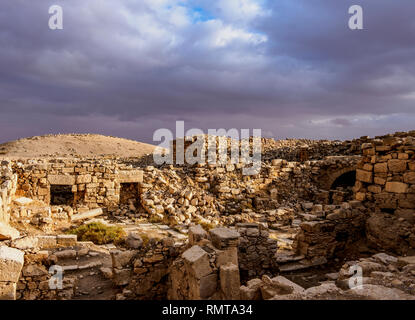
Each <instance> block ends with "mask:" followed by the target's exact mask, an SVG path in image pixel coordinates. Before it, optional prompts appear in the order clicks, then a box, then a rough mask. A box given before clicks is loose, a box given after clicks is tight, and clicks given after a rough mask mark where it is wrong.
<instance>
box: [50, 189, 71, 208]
mask: <svg viewBox="0 0 415 320" xmlns="http://www.w3.org/2000/svg"><path fill="white" fill-rule="evenodd" d="M74 202H75V195H74V193H73V192H72V186H71V185H51V186H50V204H51V205H52V206H73V204H74Z"/></svg>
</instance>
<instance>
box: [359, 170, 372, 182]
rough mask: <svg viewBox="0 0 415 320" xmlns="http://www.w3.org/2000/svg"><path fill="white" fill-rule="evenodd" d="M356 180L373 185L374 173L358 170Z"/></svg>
mask: <svg viewBox="0 0 415 320" xmlns="http://www.w3.org/2000/svg"><path fill="white" fill-rule="evenodd" d="M356 179H357V180H359V181H363V182H367V183H372V180H373V174H372V172H369V171H364V170H360V169H357V170H356Z"/></svg>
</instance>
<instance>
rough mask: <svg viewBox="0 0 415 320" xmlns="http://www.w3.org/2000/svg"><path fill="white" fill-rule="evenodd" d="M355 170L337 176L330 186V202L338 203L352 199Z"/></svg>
mask: <svg viewBox="0 0 415 320" xmlns="http://www.w3.org/2000/svg"><path fill="white" fill-rule="evenodd" d="M355 183H356V171H354V170H353V171H348V172H346V173H343V174H342V175H341V176H339V177H338V178H337V179H336V180H335V181H334V182H333V184H332V185H331V188H330V203H332V204H340V203H342V202H345V201H349V200H352V199H353V187H354V185H355Z"/></svg>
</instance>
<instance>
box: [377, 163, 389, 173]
mask: <svg viewBox="0 0 415 320" xmlns="http://www.w3.org/2000/svg"><path fill="white" fill-rule="evenodd" d="M375 172H376V173H378V172H382V173H386V172H388V164H387V163H386V162H382V163H376V164H375Z"/></svg>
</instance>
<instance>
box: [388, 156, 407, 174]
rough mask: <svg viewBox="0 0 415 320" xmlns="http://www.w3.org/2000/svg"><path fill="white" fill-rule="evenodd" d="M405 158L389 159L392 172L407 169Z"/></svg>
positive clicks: (389, 167)
mask: <svg viewBox="0 0 415 320" xmlns="http://www.w3.org/2000/svg"><path fill="white" fill-rule="evenodd" d="M406 163H407V161H405V160H398V159H392V160H389V161H388V169H389V170H390V171H392V172H403V171H405V170H406Z"/></svg>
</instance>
